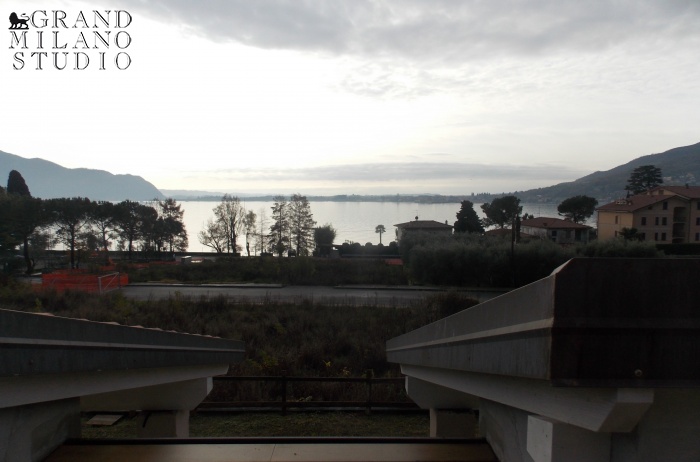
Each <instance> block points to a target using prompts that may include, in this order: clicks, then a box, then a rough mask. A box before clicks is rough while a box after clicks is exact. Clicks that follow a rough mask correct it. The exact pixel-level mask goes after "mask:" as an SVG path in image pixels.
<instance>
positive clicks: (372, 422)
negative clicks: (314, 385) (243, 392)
mask: <svg viewBox="0 0 700 462" xmlns="http://www.w3.org/2000/svg"><path fill="white" fill-rule="evenodd" d="M90 417H91V416H90ZM88 419H89V417H84V418H83V421H82V424H83V425H82V436H83V438H91V439H92V438H135V437H136V436H137V430H138V427H137V425H138V423H137V420H138V419H137V417H135V416H128V415H127V416H124V417H123V418H122V419H121V420H120V421H119V422H117V423H116V424H115V425H113V426H110V427H94V426H91V425H87V421H88ZM429 431H430V418H429V416H428V413H427V412H420V413H413V412H412V413H374V414H370V415H367V414H365V413H364V412H293V413H288V414H287V415H281V414H279V413H276V412H244V413H235V414H233V413H232V414H210V413H193V414H192V415H191V416H190V436H191V437H209V438H215V437H256V436H258V437H261V436H385V437H388V436H414V437H422V436H428V434H429Z"/></svg>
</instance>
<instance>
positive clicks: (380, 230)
mask: <svg viewBox="0 0 700 462" xmlns="http://www.w3.org/2000/svg"><path fill="white" fill-rule="evenodd" d="M374 232H375V233H378V234H379V243H380V244H381V243H382V234H384V233H386V228H385V227H384V225H377V226H376V227H375V228H374Z"/></svg>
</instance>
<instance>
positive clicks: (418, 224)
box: [394, 217, 452, 242]
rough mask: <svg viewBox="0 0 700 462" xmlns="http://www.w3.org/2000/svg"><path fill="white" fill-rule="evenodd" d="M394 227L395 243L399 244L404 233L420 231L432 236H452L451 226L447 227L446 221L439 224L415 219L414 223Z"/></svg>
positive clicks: (433, 221) (409, 222)
mask: <svg viewBox="0 0 700 462" xmlns="http://www.w3.org/2000/svg"><path fill="white" fill-rule="evenodd" d="M394 226H396V241H397V242H401V238H402V237H403V236H404V234H405V233H408V232H414V231H422V232H425V233H434V234H447V235H449V234H452V225H448V224H447V221H445V223H440V222H439V221H435V220H419V219H418V217H416V219H415V221H408V222H406V223H399V224H398V225H394Z"/></svg>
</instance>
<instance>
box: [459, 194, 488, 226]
mask: <svg viewBox="0 0 700 462" xmlns="http://www.w3.org/2000/svg"><path fill="white" fill-rule="evenodd" d="M461 204H462V206H461V207H460V209H459V212H457V221H455V224H454V230H455V232H456V233H480V234H481V233H483V232H484V225H483V224H482V223H481V218H479V216H478V215H477V214H476V211H474V203H473V202H471V201H467V200H464V201H462V203H461Z"/></svg>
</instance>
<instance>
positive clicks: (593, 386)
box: [387, 259, 700, 462]
mask: <svg viewBox="0 0 700 462" xmlns="http://www.w3.org/2000/svg"><path fill="white" fill-rule="evenodd" d="M698 275H700V260H697V259H687V260H685V259H634V260H632V259H574V260H571V261H569V262H568V263H566V264H564V265H562V266H561V267H560V268H558V269H557V270H555V271H554V272H553V273H552V275H551V276H549V277H547V278H545V279H542V280H540V281H537V282H535V283H533V284H530V285H528V286H525V287H522V288H520V289H518V290H515V291H512V292H510V293H508V294H505V295H503V296H501V297H498V298H496V299H493V300H490V301H488V302H485V303H482V304H480V305H477V306H474V307H472V308H470V309H468V310H465V311H462V312H460V313H457V314H455V315H453V316H450V317H448V318H445V319H442V320H440V321H437V322H435V323H433V324H430V325H428V326H425V327H423V328H420V329H417V330H415V331H413V332H410V333H408V334H405V335H403V336H400V337H397V338H395V339H392V340H390V341H389V342H388V343H387V353H388V358H389V360H390V361H392V362H396V363H400V364H401V369H402V372H403V373H404V374H406V375H407V379H406V388H407V391H408V394H409V396H410V397H411V398H412V399H413V400H414V401H416V402H417V403H418V404H419V405H420V406H421V407H423V408H427V409H430V411H431V435H446V434H449V435H451V436H459V435H467V434H470V433H473V431H474V427H475V425H476V419H475V418H474V417H473V414H472V413H470V412H468V411H474V410H478V415H479V420H478V426H479V430H480V432H481V434H482V435H484V436H485V437H486V439H487V441H488V442H489V443H490V444H491V446H492V448H493V450H494V452H495V453H496V455H497V456H498V458H499V459H500V460H503V461H513V462H516V461H526V462H532V461H534V462H545V461H547V462H556V461H569V462H570V461H581V462H588V461H590V462H608V461H609V462H627V461H650V462H651V461H659V460H673V461H675V462H679V461H688V462H690V461H697V460H700V438H698V431H699V430H700V285H698V283H697V278H698Z"/></svg>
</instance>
